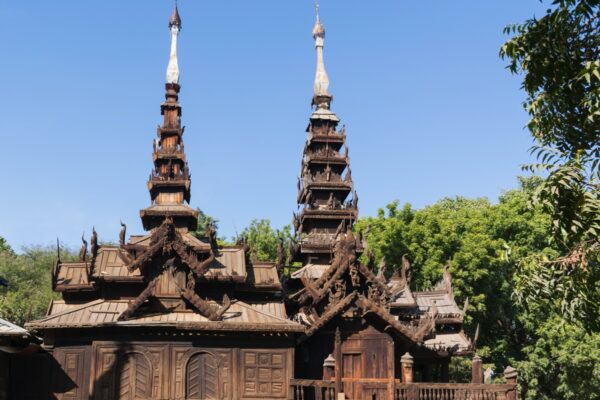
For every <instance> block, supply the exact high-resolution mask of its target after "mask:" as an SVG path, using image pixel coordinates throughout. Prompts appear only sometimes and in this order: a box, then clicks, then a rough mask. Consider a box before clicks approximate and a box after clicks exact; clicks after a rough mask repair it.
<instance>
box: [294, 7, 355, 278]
mask: <svg viewBox="0 0 600 400" xmlns="http://www.w3.org/2000/svg"><path fill="white" fill-rule="evenodd" d="M313 38H314V39H315V46H316V50H317V72H316V76H315V85H314V95H313V99H312V105H313V107H314V111H313V113H312V115H311V116H310V122H309V124H308V127H307V129H306V131H307V132H308V137H307V140H306V144H305V145H304V152H303V156H302V163H301V171H300V177H299V179H298V197H297V201H298V206H299V207H300V208H301V210H300V213H299V215H296V214H294V228H295V230H296V233H297V235H298V236H299V247H297V248H296V249H295V251H294V253H295V254H294V257H295V259H296V260H302V261H303V262H304V263H305V264H308V263H310V264H315V265H316V266H315V268H317V269H318V268H319V267H318V265H321V267H320V268H323V266H324V265H326V264H328V263H329V262H330V261H331V251H332V249H333V243H334V239H335V235H336V232H338V231H339V230H340V229H342V230H345V227H346V226H352V224H353V223H354V221H356V218H357V217H358V208H357V205H358V204H357V203H358V197H357V195H356V192H355V191H354V182H353V181H352V174H351V170H350V158H349V157H348V146H347V145H346V130H345V128H342V129H341V130H338V129H337V127H338V124H339V122H340V119H339V118H338V117H337V115H336V114H335V113H334V112H332V111H331V102H332V100H333V96H332V95H331V94H329V92H328V87H329V78H328V76H327V72H326V70H325V64H324V61H323V45H324V39H325V29H324V27H323V25H322V24H321V21H320V19H319V18H318V17H317V22H316V23H315V27H314V28H313Z"/></svg>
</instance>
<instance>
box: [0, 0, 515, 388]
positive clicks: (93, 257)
mask: <svg viewBox="0 0 600 400" xmlns="http://www.w3.org/2000/svg"><path fill="white" fill-rule="evenodd" d="M169 28H170V33H171V39H172V42H171V53H170V59H169V64H168V67H167V76H166V85H165V90H166V94H165V101H164V103H163V104H162V105H161V114H162V117H163V122H162V125H161V126H160V127H159V128H158V130H157V138H156V140H155V141H154V146H153V147H154V148H153V152H152V158H153V163H154V168H153V171H152V174H151V176H150V178H149V180H148V182H147V187H148V190H149V193H150V198H151V203H150V205H149V206H148V207H146V208H144V209H142V210H141V211H140V217H141V219H142V223H143V227H144V229H145V230H146V231H147V232H146V233H145V234H140V235H131V236H129V237H127V231H126V226H125V225H124V224H122V230H121V233H120V237H119V244H118V245H113V246H111V245H100V244H99V243H98V236H97V234H96V232H95V230H94V231H93V232H92V236H91V238H90V239H89V248H88V242H87V241H85V240H84V244H83V246H82V249H81V251H80V257H79V258H80V260H79V261H78V262H66V261H63V260H61V259H60V257H58V260H57V262H56V264H55V265H54V267H53V270H52V287H53V289H54V291H56V292H58V293H60V294H61V295H62V298H61V299H60V300H54V301H52V303H51V304H50V306H49V308H48V312H47V315H46V316H45V317H43V318H41V319H39V320H36V321H31V322H29V323H28V324H27V325H26V328H27V329H28V330H29V331H31V332H33V333H34V334H35V335H36V336H38V337H40V338H41V340H42V343H41V347H40V346H38V347H39V350H38V351H37V352H36V353H35V354H34V355H30V356H28V357H25V356H20V357H12V358H9V361H8V362H5V364H6V365H8V366H9V368H8V374H7V376H6V374H4V375H1V376H3V377H4V380H3V381H2V380H0V382H5V383H6V382H8V385H5V386H8V387H5V388H4V390H1V389H0V399H1V398H10V399H47V398H58V399H82V400H83V399H97V400H100V399H102V400H108V399H123V400H125V399H194V400H201V399H230V400H233V399H305V400H309V399H398V400H400V399H415V400H416V399H434V398H435V399H442V398H443V399H474V398H478V399H484V398H485V399H515V398H516V397H515V396H516V394H515V380H516V374H515V373H514V371H508V375H507V377H508V384H506V385H484V384H483V382H482V373H481V361H480V360H479V359H477V358H476V359H475V361H474V373H473V382H472V383H469V384H448V383H447V382H448V379H449V377H448V365H449V362H450V357H451V356H455V355H458V356H466V355H470V354H472V353H473V343H472V341H471V340H470V339H469V338H467V337H466V336H465V334H464V332H463V330H462V324H463V318H464V315H465V311H466V307H465V308H461V307H458V306H457V304H456V302H455V301H454V297H453V292H452V279H451V276H450V273H449V271H448V270H447V269H446V270H444V275H443V276H444V277H443V280H442V281H441V282H440V283H439V284H438V285H437V286H436V287H435V288H434V289H433V290H430V291H425V292H423V291H420V292H417V291H411V288H410V265H409V263H408V261H407V260H406V259H403V260H402V262H401V265H402V266H401V268H400V269H399V270H398V271H396V272H394V274H393V275H392V276H391V277H388V278H386V277H385V276H384V274H383V268H382V267H380V268H379V269H378V268H376V267H375V266H374V265H373V264H374V263H373V257H372V256H369V254H370V252H369V250H368V248H367V246H366V240H364V238H361V237H360V236H356V235H355V234H354V232H353V224H354V222H355V221H356V219H357V217H358V196H357V194H356V191H355V188H354V183H353V180H352V175H351V169H350V159H349V156H348V147H347V145H346V131H345V129H344V128H341V129H338V125H339V122H340V119H339V118H338V116H337V115H336V114H335V113H334V112H333V111H332V110H331V103H332V98H333V97H332V95H331V94H330V93H329V91H328V86H329V79H328V76H327V73H326V70H325V64H324V61H323V45H324V39H325V30H324V28H323V25H322V24H321V22H320V20H319V17H318V14H317V20H316V24H315V26H314V29H313V32H312V34H313V38H314V40H315V46H316V53H317V69H316V77H315V84H314V97H313V99H312V106H313V112H312V114H311V116H310V119H309V123H308V128H307V139H306V143H305V146H304V151H303V154H302V163H301V173H300V178H299V180H298V196H297V202H298V205H299V212H298V214H294V216H293V220H294V221H293V222H294V227H295V232H296V236H295V237H296V240H295V241H293V242H292V243H291V245H290V249H289V252H290V253H291V255H292V257H291V260H287V261H288V262H290V263H294V264H295V265H300V264H301V267H300V268H296V269H295V270H293V271H294V272H293V273H291V274H290V275H286V274H285V273H284V271H288V270H290V268H289V266H288V265H286V257H285V256H284V253H285V251H284V249H283V244H280V245H279V249H278V252H279V259H278V261H277V262H275V263H267V262H257V261H256V260H252V257H250V256H249V250H250V249H249V248H248V246H247V245H246V244H245V243H244V242H243V241H242V242H241V243H239V244H238V245H234V246H220V245H218V243H217V240H216V232H215V228H214V226H212V225H211V224H210V223H209V224H207V226H206V229H205V232H206V234H205V235H204V236H203V237H197V236H196V235H195V234H194V233H195V232H196V231H197V228H198V212H197V211H196V210H194V209H193V208H191V207H190V206H189V202H190V188H191V174H190V171H189V169H188V164H187V160H186V154H185V147H184V141H183V134H184V129H183V127H182V124H181V116H182V109H181V106H180V104H179V101H178V96H179V91H180V85H179V69H178V65H177V38H178V35H179V32H180V30H181V19H180V17H179V13H178V10H177V8H175V10H174V11H173V15H172V16H171V18H170V21H169ZM363 253H364V254H365V257H364V258H365V259H367V260H369V261H368V262H366V263H364V264H363V263H361V262H360V260H359V257H360V256H361V254H363ZM398 261H400V260H398ZM19 334H20V335H22V334H23V332H21V331H19ZM0 337H1V335H0ZM4 360H6V358H4ZM511 374H512V375H511ZM32 377H35V379H32ZM0 379H1V378H0ZM461 393H462V395H461ZM3 396H4V397H3ZM427 396H430V397H427ZM434 396H438V397H434ZM442 396H446V397H442ZM460 396H463V397H460ZM476 396H480V397H476ZM484 396H486V397H484Z"/></svg>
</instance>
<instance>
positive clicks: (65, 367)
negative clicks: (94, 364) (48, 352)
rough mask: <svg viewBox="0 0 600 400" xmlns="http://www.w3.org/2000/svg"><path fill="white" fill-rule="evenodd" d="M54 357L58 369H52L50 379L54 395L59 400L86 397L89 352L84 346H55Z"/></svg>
mask: <svg viewBox="0 0 600 400" xmlns="http://www.w3.org/2000/svg"><path fill="white" fill-rule="evenodd" d="M53 356H54V358H55V359H56V361H57V362H58V364H60V367H61V369H60V370H54V371H53V376H52V381H53V388H54V391H55V392H56V396H57V398H58V399H61V400H67V399H70V400H74V399H87V397H88V394H87V390H88V384H87V383H88V380H89V352H88V349H86V348H85V347H64V348H56V349H55V350H54V353H53Z"/></svg>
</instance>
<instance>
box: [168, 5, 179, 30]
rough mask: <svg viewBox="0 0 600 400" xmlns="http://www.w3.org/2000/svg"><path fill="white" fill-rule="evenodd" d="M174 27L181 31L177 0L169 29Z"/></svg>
mask: <svg viewBox="0 0 600 400" xmlns="http://www.w3.org/2000/svg"><path fill="white" fill-rule="evenodd" d="M173 26H177V27H178V28H179V30H181V17H180V16H179V10H178V9H177V0H175V8H174V9H173V14H171V18H169V28H172V27H173Z"/></svg>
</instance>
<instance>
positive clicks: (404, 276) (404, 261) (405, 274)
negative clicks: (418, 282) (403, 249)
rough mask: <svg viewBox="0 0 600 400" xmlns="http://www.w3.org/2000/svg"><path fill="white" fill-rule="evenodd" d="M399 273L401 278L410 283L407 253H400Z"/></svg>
mask: <svg viewBox="0 0 600 400" xmlns="http://www.w3.org/2000/svg"><path fill="white" fill-rule="evenodd" d="M400 274H401V277H402V279H403V280H404V281H405V282H406V283H407V284H410V261H408V254H403V255H402V267H401V268H400Z"/></svg>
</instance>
